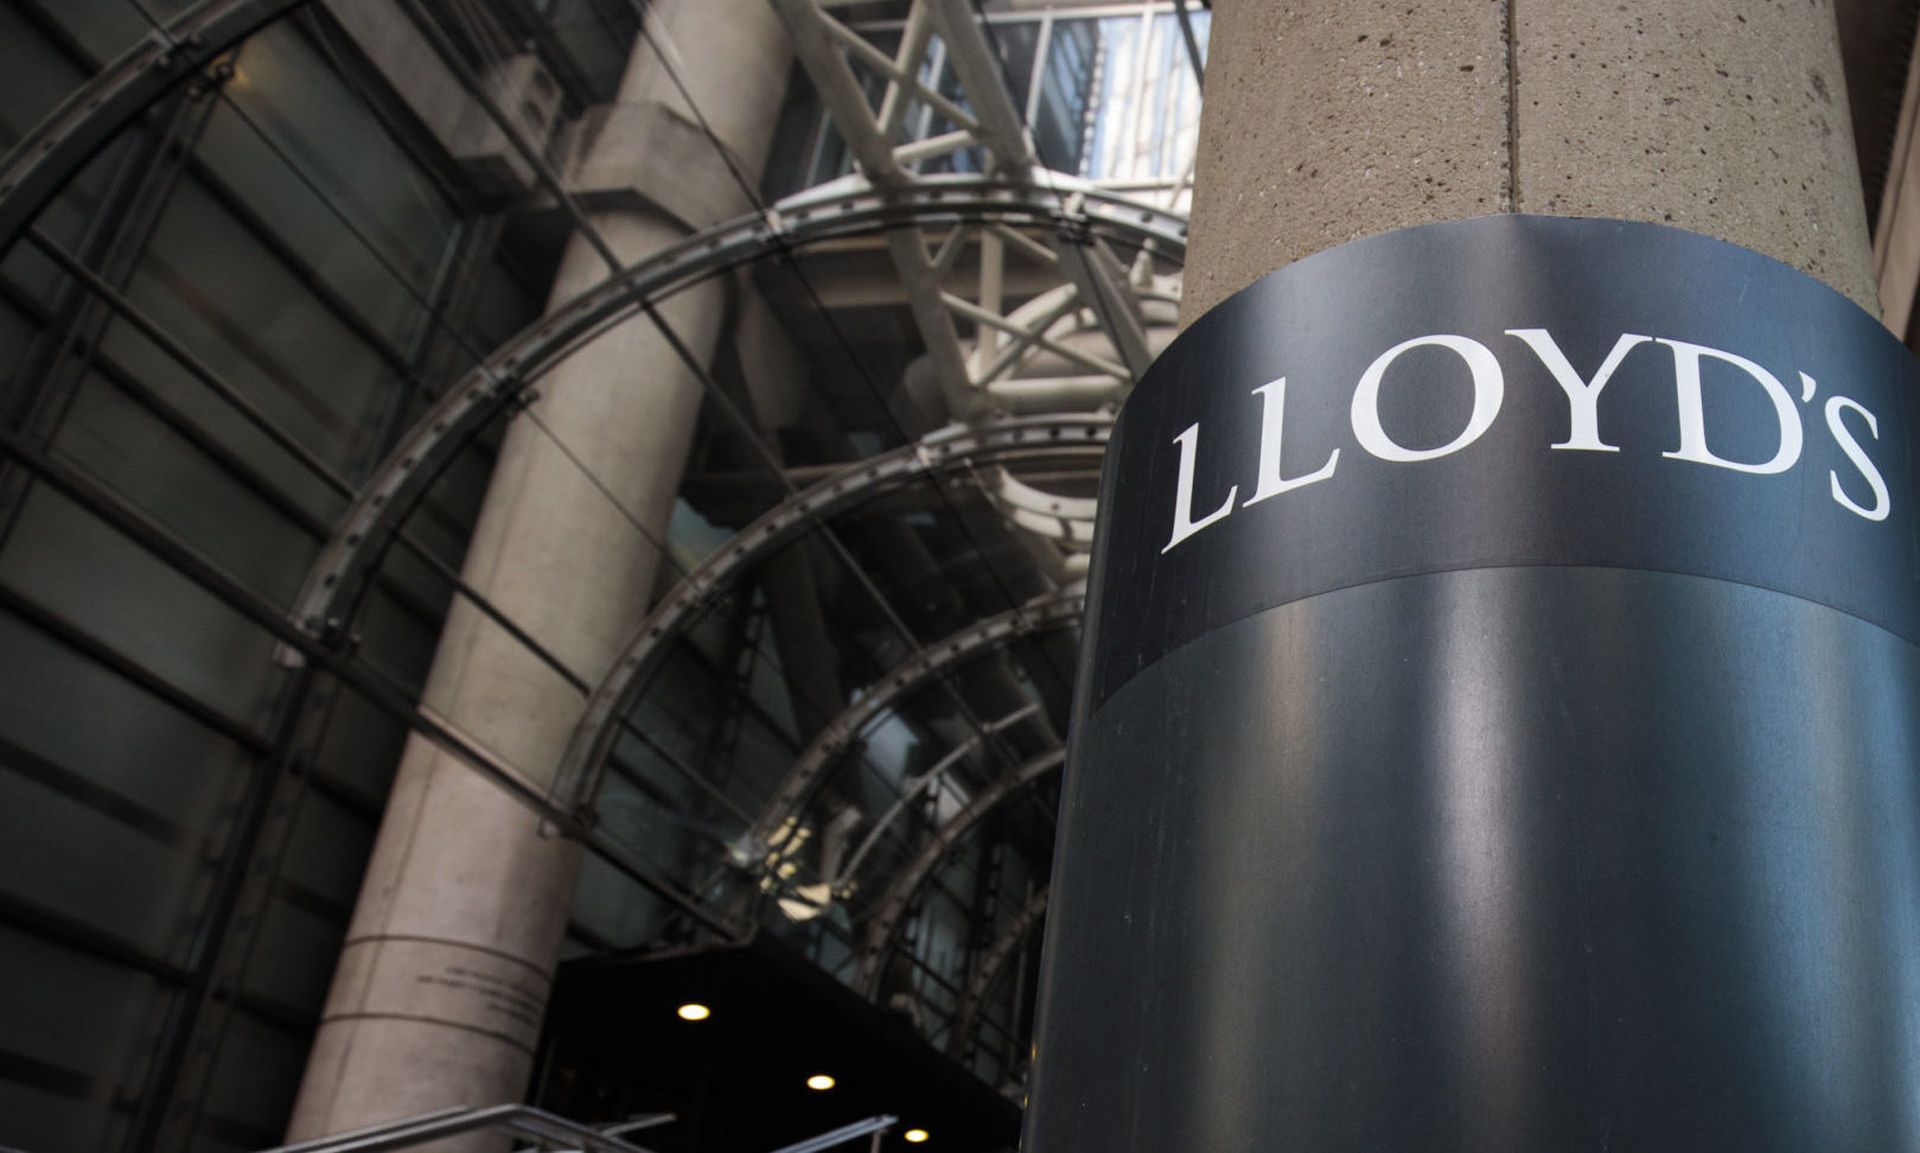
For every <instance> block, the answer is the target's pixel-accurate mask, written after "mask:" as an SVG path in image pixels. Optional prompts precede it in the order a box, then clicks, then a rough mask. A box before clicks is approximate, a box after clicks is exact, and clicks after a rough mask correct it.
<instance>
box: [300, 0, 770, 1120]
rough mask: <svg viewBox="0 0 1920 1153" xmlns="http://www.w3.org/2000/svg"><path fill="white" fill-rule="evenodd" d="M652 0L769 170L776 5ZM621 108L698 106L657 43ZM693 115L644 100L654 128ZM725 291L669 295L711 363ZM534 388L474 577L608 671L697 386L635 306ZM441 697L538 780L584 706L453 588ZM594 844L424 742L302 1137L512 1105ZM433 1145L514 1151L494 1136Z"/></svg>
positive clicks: (627, 242) (648, 236) (633, 256)
mask: <svg viewBox="0 0 1920 1153" xmlns="http://www.w3.org/2000/svg"><path fill="white" fill-rule="evenodd" d="M652 11H653V13H654V15H653V19H654V20H655V22H656V23H655V25H654V27H655V30H656V35H657V36H659V37H661V38H663V39H664V41H665V42H666V43H667V44H669V45H670V50H672V51H675V52H678V53H682V54H684V55H683V58H682V59H681V60H679V61H677V62H676V63H677V66H678V67H679V69H680V71H681V73H682V75H683V76H684V77H685V78H686V79H687V80H688V82H689V83H690V85H692V86H693V87H694V89H695V91H694V99H695V100H696V101H699V103H700V106H701V108H702V110H703V111H705V112H706V114H707V115H708V117H709V119H710V120H711V122H712V124H713V128H714V130H715V132H716V134H717V135H719V136H720V138H721V140H722V141H723V142H724V143H725V144H726V145H727V147H728V148H729V150H730V151H732V152H734V154H735V156H736V158H737V160H738V161H739V163H740V165H741V167H742V169H743V171H744V172H745V173H746V175H747V178H748V179H749V180H754V179H757V178H758V173H759V169H760V164H761V162H762V161H763V159H764V156H765V152H766V148H767V144H768V142H769V140H770V137H771V133H772V130H773V125H774V123H775V120H776V114H777V111H778V108H779V101H780V98H781V96H782V93H783V90H784V84H785V77H786V73H787V69H786V65H785V60H784V56H783V52H784V39H783V38H782V36H781V32H780V28H779V24H778V22H777V21H776V20H775V19H774V17H773V15H772V13H771V12H770V11H769V10H768V9H767V7H766V5H765V4H764V3H763V2H762V0H669V2H667V3H657V4H655V5H653V7H652ZM621 102H622V103H623V104H625V103H629V102H631V103H633V104H635V105H637V106H641V107H645V108H648V109H652V110H663V109H664V110H668V111H676V110H677V111H678V112H680V113H684V103H683V102H681V101H680V98H679V96H678V94H677V93H674V92H672V91H671V85H670V83H669V82H668V80H667V78H666V76H665V74H664V70H663V69H661V68H660V67H659V65H658V61H657V59H656V58H655V56H654V53H653V50H652V49H651V48H650V47H648V46H647V45H646V44H645V42H644V41H643V42H641V43H639V44H637V45H636V47H635V50H634V61H633V63H632V65H630V67H629V69H628V72H627V74H626V77H625V78H624V80H623V87H622V90H621ZM611 119H613V120H615V121H619V122H623V123H627V124H630V125H631V124H644V123H646V122H647V118H645V117H642V118H637V119H636V118H632V117H618V116H616V117H612V118H611ZM685 119H686V117H685V116H684V115H676V116H671V117H659V116H654V117H652V121H653V122H654V123H656V124H662V123H669V122H676V123H677V122H682V121H684V120H685ZM606 150H615V151H617V152H618V155H607V154H606ZM674 155H676V153H675V151H674V150H673V149H671V148H668V149H652V148H650V147H649V146H648V135H647V134H646V133H645V132H635V131H621V132H608V133H601V134H598V136H597V137H596V150H595V152H594V153H593V154H592V155H591V156H590V157H588V158H587V161H586V163H587V164H589V165H590V166H591V168H592V169H593V170H594V171H596V172H599V173H603V174H605V173H612V172H617V171H618V170H620V169H621V168H623V167H624V168H627V169H631V170H633V171H634V172H635V174H636V175H635V177H634V179H633V181H632V182H631V183H633V184H634V185H637V186H646V185H647V184H649V183H654V184H658V183H660V181H658V180H656V179H655V178H654V177H655V175H657V174H648V173H647V172H646V169H647V168H648V167H649V166H651V165H654V164H659V163H662V162H663V160H670V159H671V158H672V157H673V156H674ZM715 167H716V168H717V170H718V171H719V172H721V173H722V174H724V171H725V170H724V167H719V166H715ZM708 175H709V176H710V177H711V176H712V170H709V171H708ZM729 183H731V181H730V178H729ZM736 195H737V194H736ZM628 203H629V204H633V202H632V201H631V200H629V201H628ZM594 224H595V226H596V228H597V230H598V231H599V232H600V233H601V234H602V236H604V237H605V239H606V241H607V242H608V244H609V245H610V246H611V247H612V248H613V249H614V251H615V252H616V253H617V254H618V255H619V256H620V258H621V259H622V260H623V261H627V262H632V261H635V260H639V259H641V258H643V257H645V256H647V255H650V254H651V253H654V252H657V251H659V250H660V249H661V248H663V247H666V246H668V245H670V244H673V243H676V242H677V241H679V240H680V239H681V238H682V237H683V236H684V235H685V233H686V231H687V225H686V223H685V222H684V221H682V220H679V219H675V218H674V215H672V214H668V213H664V212H661V211H658V210H657V209H656V208H651V207H643V206H640V205H638V204H633V206H632V207H628V208H625V209H623V210H618V211H599V212H596V213H595V214H594ZM606 275H607V268H606V265H605V264H604V262H603V261H602V260H601V259H600V257H599V256H598V254H597V253H596V252H595V251H594V249H593V248H592V247H591V246H590V245H589V244H587V243H586V242H585V241H584V240H581V239H579V238H575V239H574V240H573V241H572V242H571V244H570V247H569V249H568V251H567V253H566V255H565V257H564V259H563V261H562V264H561V268H560V272H559V275H558V277H557V278H556V280H555V284H554V287H553V290H552V294H551V298H550V300H549V308H550V309H558V308H561V307H564V306H565V304H566V303H567V302H568V301H570V300H572V299H573V298H574V297H575V296H576V295H578V294H579V293H580V292H582V291H584V290H585V289H587V288H589V287H591V286H593V285H594V284H596V283H598V282H599V281H601V280H602V279H604V278H605V277H606ZM726 291H727V287H726V282H725V281H723V280H713V281H710V282H708V283H706V284H703V285H701V286H699V287H696V288H694V289H691V290H689V291H686V292H682V293H679V294H678V295H676V296H674V297H673V298H672V299H670V300H669V301H667V302H665V303H664V304H663V305H662V306H661V307H660V312H661V313H662V314H663V315H664V316H665V318H666V319H667V321H668V323H669V324H670V325H672V326H673V327H674V329H675V330H676V332H678V333H679V335H680V336H681V338H682V339H683V340H685V342H686V343H687V345H688V346H689V347H690V348H692V349H693V350H694V351H695V354H696V355H698V356H708V357H710V356H711V355H712V352H713V350H714V348H715V345H716V344H717V342H718V340H719V336H720V325H721V319H722V317H723V316H724V315H725V314H726V311H727V309H726ZM538 392H539V394H540V399H539V400H538V401H537V403H536V404H535V405H534V411H535V413H536V414H537V415H538V417H539V424H538V425H536V424H535V423H534V422H533V421H530V420H527V419H524V418H523V419H521V420H518V421H516V422H515V423H514V425H513V426H512V427H511V428H510V429H508V432H507V436H506V439H505V442H504V443H503V445H502V448H501V452H500V458H499V462H498V464H497V465H496V466H495V470H494V475H493V478H492V481H491V482H490V486H489V489H488V494H487V499H486V503H485V505H484V506H483V508H482V511H481V515H480V520H479V523H478V525H477V526H476V528H475V532H474V537H473V541H472V543H471V544H470V546H469V548H468V552H467V557H466V562H465V565H464V570H463V571H464V575H465V578H466V579H467V581H469V582H470V583H471V584H472V585H473V586H474V587H475V588H477V589H479V590H481V591H482V592H483V593H484V594H485V595H486V596H487V597H488V598H489V599H490V600H492V601H493V602H494V603H495V604H496V605H497V606H498V607H499V608H500V609H501V610H503V611H504V612H505V613H506V615H507V616H508V617H509V618H510V619H512V620H514V621H515V622H516V623H517V624H518V625H520V626H521V627H522V628H524V629H525V630H526V631H527V632H528V633H530V634H531V635H532V636H534V637H535V638H537V639H538V640H539V641H540V642H541V643H542V644H543V645H544V646H546V647H547V649H548V650H549V651H550V652H552V653H553V654H555V656H556V657H558V659H559V660H560V661H561V662H562V663H564V664H565V665H566V666H567V667H568V668H569V669H570V670H572V672H573V673H574V674H576V675H577V676H579V677H581V678H583V679H585V680H587V681H589V682H592V681H594V680H597V679H598V678H599V677H601V676H602V675H603V674H604V673H605V671H606V670H607V669H608V668H609V667H610V666H611V664H612V661H613V659H614V657H615V654H616V651H617V649H618V646H619V645H620V643H621V641H622V640H623V639H624V638H625V637H626V636H627V635H628V634H629V633H630V632H631V631H632V629H633V627H634V626H635V625H636V624H637V623H638V621H639V619H640V617H641V615H642V614H643V613H644V612H645V610H646V608H647V604H648V599H649V594H650V593H651V591H652V589H653V587H654V582H655V579H656V576H657V575H658V572H659V567H660V560H661V558H660V556H659V551H658V549H657V548H656V547H655V545H654V544H653V543H652V542H653V541H656V540H665V539H666V534H667V523H668V519H669V517H670V515H671V513H672V510H673V504H674V498H675V496H676V494H677V492H678V490H679V485H680V479H681V472H682V470H683V468H684V466H685V462H686V458H687V453H688V451H689V448H690V446H691V443H692V437H693V431H694V428H695V425H696V422H697V419H698V416H699V412H700V407H701V400H702V390H701V387H700V383H699V380H698V378H697V376H696V375H695V374H694V373H693V372H692V371H691V370H689V369H688V368H687V367H686V366H685V365H684V364H683V363H682V362H681V361H680V360H679V359H678V357H677V356H676V355H675V354H674V352H673V350H672V349H671V347H670V346H669V345H668V343H667V341H666V340H665V338H664V337H662V336H661V335H660V333H659V332H658V330H657V329H656V328H655V327H654V326H653V324H652V323H651V322H650V321H648V320H646V319H645V318H636V319H634V320H630V321H628V322H626V323H623V324H620V325H617V326H614V327H613V328H610V329H609V330H608V331H606V332H605V333H603V334H602V335H601V336H600V337H599V338H598V339H596V340H595V341H593V342H592V343H591V344H589V345H587V346H586V347H584V348H582V349H581V350H580V351H579V352H577V353H576V354H574V355H573V356H572V357H570V358H569V359H568V360H567V361H566V362H565V363H564V364H561V365H560V366H558V367H557V368H555V369H554V370H553V372H551V373H550V374H548V376H547V377H546V378H545V379H544V380H542V381H541V382H540V384H539V386H538ZM541 426H544V428H543V427H541ZM562 445H564V446H565V448H564V449H563V448H562V447H561V446H562ZM425 704H426V706H427V707H429V708H431V709H433V710H434V711H435V712H437V713H439V714H440V715H442V716H443V717H445V718H446V719H447V720H448V721H449V722H450V723H451V724H452V725H454V726H455V727H456V728H458V729H459V730H461V731H463V732H465V733H466V734H467V735H468V736H470V737H471V738H472V739H474V740H475V741H476V742H478V744H480V745H481V746H482V747H484V748H485V749H487V750H488V751H490V752H491V753H493V754H494V755H495V756H497V757H498V758H499V759H500V760H502V761H503V762H505V763H506V764H507V765H509V766H511V767H513V768H514V769H516V770H517V771H519V772H520V773H521V774H522V775H523V776H524V777H526V778H527V779H528V780H529V781H531V782H533V783H535V784H536V785H539V786H542V787H544V786H547V785H549V784H551V782H552V779H553V775H554V771H555V767H556V765H557V763H558V759H559V757H560V754H561V753H562V751H563V750H564V749H565V747H566V744H567V741H568V739H569V737H570V736H571V734H572V732H573V728H574V725H575V723H576V722H577V721H578V719H579V717H580V715H581V712H582V709H583V707H584V704H585V701H584V698H583V696H582V694H581V693H580V692H579V691H578V690H576V689H575V688H573V687H572V686H571V685H569V684H568V683H567V682H566V680H565V679H564V678H562V677H561V675H560V674H559V673H557V672H555V671H554V670H553V669H552V668H550V667H548V666H547V665H546V664H544V663H543V662H542V661H540V660H539V659H538V658H536V657H535V656H534V655H533V654H532V653H531V652H529V651H528V650H527V649H526V647H525V646H524V645H522V644H521V643H520V642H519V641H518V640H517V639H515V638H514V637H512V636H511V635H509V634H508V633H506V632H505V631H504V630H503V629H501V628H500V627H499V626H498V625H496V624H495V623H494V622H493V621H492V620H491V619H489V618H488V617H486V616H484V615H482V614H481V613H480V612H479V611H477V610H475V609H474V608H472V606H471V605H469V604H467V603H466V602H464V601H456V602H455V605H454V608H453V610H452V612H451V613H450V614H449V616H448V620H447V624H446V628H445V630H444V631H443V633H442V636H441V641H440V648H439V651H438V652H437V653H436V654H435V660H434V666H433V670H432V673H431V675H430V678H429V681H428V685H427V689H426V693H425ZM580 859H581V854H580V849H579V847H578V846H577V845H575V844H573V843H571V842H568V841H565V840H562V839H560V838H557V837H554V836H552V835H551V834H550V833H548V832H547V831H545V830H543V829H542V828H541V826H540V822H539V821H538V820H537V819H536V818H535V817H534V816H533V815H532V814H531V813H530V812H529V811H528V810H527V809H525V808H524V807H522V806H521V805H520V804H519V803H517V802H516V801H514V800H512V799H511V798H510V797H508V795H507V794H506V793H504V792H502V791H501V790H499V789H498V788H496V787H495V786H493V785H492V784H490V783H489V782H487V781H486V780H485V779H483V778H481V777H479V776H478V775H477V774H476V773H474V772H473V771H472V770H471V769H469V768H467V767H466V766H465V765H463V764H461V763H460V762H458V761H456V760H454V759H453V758H451V757H448V756H447V755H445V754H443V753H441V752H440V751H439V750H438V749H436V748H435V747H434V746H432V745H431V744H429V743H428V742H426V741H424V740H420V739H418V738H415V739H414V740H412V741H411V742H410V743H409V744H408V746H407V748H406V751H405V753H404V755H403V758H402V761H401V765H400V769H399V773H398V776H397V778H396V781H395V786H394V795H393V798H392V800H391V802H390V803H389V805H388V808H387V812H386V815H385V818H384V820H383V821H382V823H381V827H380V833H379V836H378V839H377V840H376V842H375V846H374V853H373V858H372V860H371V862H370V863H369V865H368V870H367V876H366V880H365V882H364V883H363V886H362V889H361V894H360V900H359V903H358V905H357V907H356V908H355V911H354V917H353V922H352V924H351V926H350V927H349V929H348V935H347V941H346V944H345V946H344V948H343V951H342V953H341V959H340V962H339V967H338V969H337V970H336V972H335V974H334V982H333V987H332V989H331V991H330V993H329V996H328V1001H327V1006H326V1009H325V1012H324V1014H323V1017H322V1021H321V1026H320V1031H319V1034H318V1036H317V1038H316V1039H315V1042H314V1048H313V1051H312V1054H311V1055H310V1057H309V1059H308V1065H307V1072H306V1077H305V1080H304V1082H303V1083H302V1086H301V1091H300V1097H299V1100H298V1102H297V1104H296V1106H295V1112H294V1117H293V1120H292V1123H291V1125H290V1128H289V1138H290V1139H292V1140H303V1139H306V1138H310V1137H314V1136H319V1135H322V1134H326V1133H334V1132H339V1131H341V1130H345V1129H351V1128H355V1127H359V1126H364V1125H368V1124H372V1123H375V1122H379V1121H383V1120H388V1119H391V1118H395V1117H401V1116H407V1115H409V1114H414V1113H420V1112H423V1111H426V1110H430V1109H437V1108H443V1107H446V1106H449V1105H476V1106H478V1105H491V1104H499V1103H503V1102H512V1101H518V1100H520V1099H521V1098H522V1096H523V1094H524V1093H525V1090H526V1082H527V1077H528V1074H529V1073H530V1071H531V1069H532V1063H533V1055H534V1045H535V1043H536V1042H537V1040H538V1037H539V1029H540V1020H541V1017H542V1015H543V1013H544V1011H545V1007H546V998H547V993H548V990H549V987H550V984H551V979H552V971H553V966H554V963H555V960H556V957H557V953H558V950H559V946H560V941H561V937H562V935H563V933H564V931H565V928H566V921H567V915H568V912H569V910H570V908H571V906H572V901H573V893H574V886H575V881H576V878H577V876H578V873H579V867H580ZM440 1144H442V1145H445V1146H446V1147H448V1148H473V1149H486V1148H498V1147H500V1146H501V1142H500V1141H499V1140H498V1139H493V1138H486V1137H477V1138H463V1139H460V1140H458V1141H455V1142H443V1143H440Z"/></svg>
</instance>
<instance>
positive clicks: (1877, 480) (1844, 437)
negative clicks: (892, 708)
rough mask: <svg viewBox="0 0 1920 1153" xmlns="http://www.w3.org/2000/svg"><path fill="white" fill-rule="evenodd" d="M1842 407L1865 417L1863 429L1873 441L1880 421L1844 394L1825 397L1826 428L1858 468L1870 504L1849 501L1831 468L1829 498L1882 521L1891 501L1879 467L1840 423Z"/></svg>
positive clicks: (1850, 509)
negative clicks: (1861, 504) (1869, 496)
mask: <svg viewBox="0 0 1920 1153" xmlns="http://www.w3.org/2000/svg"><path fill="white" fill-rule="evenodd" d="M1843 408H1850V409H1852V410H1853V411H1855V412H1857V413H1859V414H1860V415H1861V416H1864V417H1866V418H1867V431H1868V432H1869V433H1871V434H1872V436H1873V439H1875V440H1879V439H1880V422H1879V421H1878V420H1875V419H1874V416H1873V414H1872V413H1870V412H1868V411H1867V410H1866V409H1864V408H1862V407H1861V406H1860V404H1859V402H1857V401H1854V400H1851V399H1849V398H1847V397H1844V396H1832V397H1828V398H1827V410H1826V411H1827V431H1829V432H1831V433H1833V439H1834V440H1837V441H1839V442H1840V451H1841V452H1844V453H1846V454H1847V459H1848V460H1850V461H1852V462H1853V467H1855V468H1857V469H1859V470H1860V475H1861V476H1863V477H1865V478H1866V481H1867V487H1868V488H1871V489H1872V490H1873V507H1872V508H1861V507H1860V506H1859V505H1857V504H1855V503H1853V499H1852V498H1851V497H1849V496H1848V495H1847V494H1846V493H1845V492H1842V491H1841V489H1840V478H1839V476H1837V475H1836V474H1835V473H1833V472H1832V471H1831V470H1829V471H1828V472H1827V483H1828V484H1829V485H1830V486H1832V489H1833V499H1834V500H1836V501H1838V502H1839V503H1840V507H1841V508H1844V509H1846V510H1847V511H1848V512H1851V513H1857V514H1859V515H1860V516H1863V517H1866V518H1867V519H1868V520H1885V519H1887V513H1888V512H1889V511H1890V508H1889V506H1890V504H1891V503H1892V502H1891V501H1890V500H1889V499H1888V497H1887V482H1886V480H1885V479H1884V478H1882V477H1881V475H1880V470H1879V469H1877V468H1875V467H1874V465H1873V462H1872V461H1870V460H1868V459H1867V454H1866V452H1865V451H1863V450H1862V449H1861V447H1860V442H1859V441H1857V440H1855V439H1854V438H1853V433H1852V432H1851V431H1849V430H1848V428H1847V426H1846V425H1845V424H1843V423H1842V422H1841V420H1840V410H1841V409H1843Z"/></svg>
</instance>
